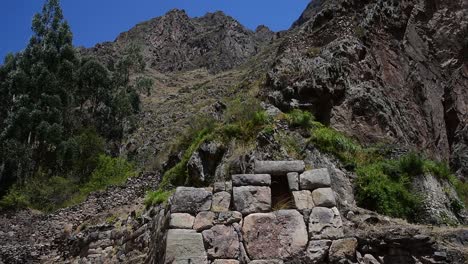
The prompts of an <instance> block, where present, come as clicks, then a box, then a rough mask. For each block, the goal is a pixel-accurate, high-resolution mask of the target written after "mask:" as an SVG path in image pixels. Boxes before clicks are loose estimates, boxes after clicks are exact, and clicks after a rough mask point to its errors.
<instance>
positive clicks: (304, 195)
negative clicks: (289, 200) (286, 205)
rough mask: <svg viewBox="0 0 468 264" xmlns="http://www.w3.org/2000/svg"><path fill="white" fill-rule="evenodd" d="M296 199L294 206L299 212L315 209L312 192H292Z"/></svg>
mask: <svg viewBox="0 0 468 264" xmlns="http://www.w3.org/2000/svg"><path fill="white" fill-rule="evenodd" d="M292 195H293V198H294V205H295V206H296V209H297V210H300V211H302V210H305V209H312V208H314V202H313V200H312V193H311V192H310V191H307V190H305V191H295V192H292Z"/></svg>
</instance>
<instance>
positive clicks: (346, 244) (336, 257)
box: [328, 237, 358, 263]
mask: <svg viewBox="0 0 468 264" xmlns="http://www.w3.org/2000/svg"><path fill="white" fill-rule="evenodd" d="M357 246H358V242H357V239H356V238H354V237H353V238H343V239H338V240H335V241H333V242H332V244H331V247H330V253H329V257H328V258H329V260H330V262H332V263H338V262H340V261H342V260H344V259H348V260H350V261H355V259H356V248H357Z"/></svg>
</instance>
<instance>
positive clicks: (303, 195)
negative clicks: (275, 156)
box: [163, 161, 357, 264]
mask: <svg viewBox="0 0 468 264" xmlns="http://www.w3.org/2000/svg"><path fill="white" fill-rule="evenodd" d="M254 172H255V174H237V175H232V180H231V181H228V182H216V183H214V185H213V188H188V187H179V188H177V189H176V192H175V194H174V195H173V197H172V198H171V199H170V203H169V204H170V216H169V225H168V226H169V230H168V232H167V235H166V242H165V245H166V246H165V254H163V258H164V260H163V263H167V264H169V263H192V264H198V263H203V264H205V263H206V264H208V263H214V264H239V263H252V264H261V263H268V264H272V263H284V262H287V263H289V261H291V260H293V259H296V260H297V259H300V260H301V261H302V262H301V263H322V262H323V261H324V260H325V259H327V260H328V259H333V258H334V259H337V258H340V257H342V256H344V257H346V258H348V259H353V258H354V254H355V249H356V247H357V242H356V241H355V240H356V239H355V238H344V235H343V224H342V220H341V216H340V213H339V211H338V209H337V208H336V201H335V195H334V192H333V190H332V189H331V187H330V186H331V180H330V174H329V172H328V170H327V169H313V170H305V165H304V162H303V161H257V162H255V167H254ZM282 179H284V181H281V180H282ZM273 182H283V183H286V184H287V185H288V186H280V189H284V188H285V189H286V190H288V191H287V192H286V193H281V192H280V193H278V190H275V188H278V186H274V184H273ZM275 195H281V196H284V195H289V199H290V200H291V203H290V204H291V206H278V205H276V204H273V202H274V201H276V200H277V199H276V198H277V197H274V196H275ZM276 206H278V208H276ZM275 208H276V209H278V210H274V209H275ZM329 252H334V253H333V254H334V256H328V255H329Z"/></svg>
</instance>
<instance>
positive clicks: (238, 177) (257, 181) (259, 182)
mask: <svg viewBox="0 0 468 264" xmlns="http://www.w3.org/2000/svg"><path fill="white" fill-rule="evenodd" d="M232 185H233V186H248V185H252V186H270V185H271V176H270V175H269V174H234V175H232Z"/></svg>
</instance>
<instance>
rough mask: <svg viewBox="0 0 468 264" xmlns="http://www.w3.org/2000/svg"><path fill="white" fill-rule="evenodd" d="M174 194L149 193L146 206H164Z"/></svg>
mask: <svg viewBox="0 0 468 264" xmlns="http://www.w3.org/2000/svg"><path fill="white" fill-rule="evenodd" d="M173 193H174V191H171V190H169V191H162V190H159V191H155V192H148V193H147V194H146V197H145V205H146V206H147V207H149V206H152V205H157V204H162V203H165V202H166V201H167V199H169V197H171V195H172V194H173Z"/></svg>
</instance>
